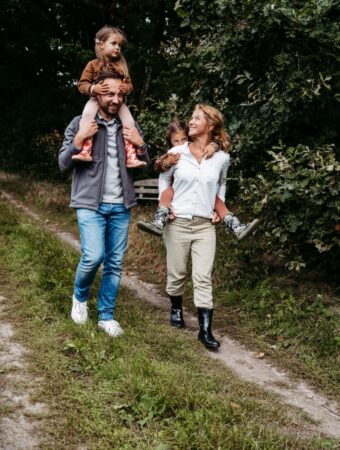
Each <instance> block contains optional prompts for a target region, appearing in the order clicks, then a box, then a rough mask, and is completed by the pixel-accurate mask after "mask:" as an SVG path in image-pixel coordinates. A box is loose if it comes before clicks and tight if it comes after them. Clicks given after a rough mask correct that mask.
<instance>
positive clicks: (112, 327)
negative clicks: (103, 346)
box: [98, 320, 124, 337]
mask: <svg viewBox="0 0 340 450" xmlns="http://www.w3.org/2000/svg"><path fill="white" fill-rule="evenodd" d="M98 327H99V328H100V329H101V330H103V331H105V333H107V334H108V335H109V336H112V337H117V336H119V335H121V334H123V333H124V331H123V329H122V327H121V326H120V325H119V323H118V322H117V321H116V320H100V321H99V322H98Z"/></svg>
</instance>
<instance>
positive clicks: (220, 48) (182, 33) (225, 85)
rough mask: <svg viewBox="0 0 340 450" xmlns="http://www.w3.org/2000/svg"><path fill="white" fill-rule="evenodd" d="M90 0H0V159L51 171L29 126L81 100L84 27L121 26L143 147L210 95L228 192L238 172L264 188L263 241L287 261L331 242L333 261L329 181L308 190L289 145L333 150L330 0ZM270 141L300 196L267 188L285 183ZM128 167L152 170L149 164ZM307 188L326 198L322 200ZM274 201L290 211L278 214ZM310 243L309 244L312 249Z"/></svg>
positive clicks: (57, 126)
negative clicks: (222, 126)
mask: <svg viewBox="0 0 340 450" xmlns="http://www.w3.org/2000/svg"><path fill="white" fill-rule="evenodd" d="M93 6H94V5H93V2H91V1H88V0H81V1H79V2H73V3H71V4H70V2H68V1H66V0H61V1H60V2H53V1H52V2H40V4H39V6H38V5H36V4H35V3H34V2H32V1H26V2H14V1H13V0H6V1H5V2H4V4H3V5H2V7H1V8H2V12H3V13H4V14H3V15H2V17H6V20H4V19H3V18H1V19H0V21H1V22H0V25H1V26H0V35H1V37H2V39H1V40H0V45H1V49H2V53H3V54H4V55H5V58H4V60H2V61H1V62H0V79H1V83H2V86H3V87H4V95H3V97H2V100H3V104H4V107H3V111H4V112H3V121H2V123H1V125H0V146H1V148H2V151H3V158H2V160H1V163H0V167H1V168H2V169H15V170H25V171H27V168H28V167H29V168H30V169H31V168H33V169H35V170H37V169H38V171H40V173H46V175H47V176H48V177H50V176H54V173H53V172H54V171H53V169H52V166H53V164H54V163H55V154H56V152H57V148H53V146H54V145H55V146H57V145H58V140H54V141H51V139H48V141H46V152H47V153H46V152H45V151H43V150H42V148H41V145H40V144H41V143H42V142H45V141H41V138H40V137H42V136H45V137H46V136H52V135H51V133H52V134H53V133H54V131H53V130H57V133H61V132H62V131H63V128H64V127H65V125H66V124H67V123H68V122H69V121H70V119H71V118H72V117H73V116H74V115H76V114H79V113H80V112H81V109H82V107H83V104H84V103H85V100H86V99H85V97H82V96H81V95H80V94H79V93H78V92H77V90H76V87H75V83H76V80H77V78H78V77H79V74H80V73H81V70H82V68H83V66H84V64H85V62H86V61H87V60H88V59H89V58H92V56H93V55H94V52H93V36H94V34H95V31H96V30H97V29H98V28H100V27H101V26H102V25H103V23H104V22H106V23H113V24H114V25H117V26H120V27H121V28H123V30H124V31H125V32H126V34H127V36H128V38H129V46H128V48H127V49H124V53H125V54H126V56H127V60H128V61H129V63H130V67H131V72H132V78H133V81H134V85H135V92H134V93H133V95H132V96H131V98H129V99H128V104H129V106H130V108H131V109H132V110H133V111H134V112H135V113H136V114H137V115H138V114H139V121H140V122H141V124H142V126H143V128H144V131H145V134H146V139H147V140H148V141H149V142H152V143H154V146H153V148H152V151H151V156H152V157H155V156H156V155H157V154H159V153H162V152H164V150H165V149H166V147H165V142H164V131H165V128H166V125H167V123H168V122H169V121H170V120H171V118H172V117H173V116H175V115H176V116H180V117H183V118H188V117H189V114H190V112H191V109H192V107H193V105H194V104H195V103H197V102H202V101H204V102H208V103H211V104H214V105H216V106H217V107H218V108H219V109H220V110H221V111H222V112H223V114H224V116H225V118H226V124H227V128H228V131H229V133H230V134H231V135H232V137H233V149H232V168H231V170H230V174H229V176H230V177H231V178H232V180H231V181H230V183H229V186H230V187H229V194H228V195H229V197H228V200H229V199H230V198H231V197H233V196H235V195H236V194H237V193H238V192H239V190H240V187H242V184H244V183H245V181H244V179H245V178H251V179H256V180H257V181H251V183H250V184H252V185H254V186H256V190H255V191H254V192H252V193H251V191H249V190H248V191H247V194H246V196H245V198H246V199H247V200H248V201H249V204H251V203H256V202H258V198H259V197H260V196H261V195H262V198H264V197H265V196H266V195H267V197H268V203H267V204H266V205H263V208H262V209H261V215H263V216H264V217H266V221H265V222H264V224H263V225H264V226H263V229H265V230H266V231H267V233H268V235H269V236H270V238H271V240H272V241H273V245H272V248H273V249H274V248H275V249H276V250H277V249H281V250H280V254H282V253H283V252H285V253H286V254H287V256H288V261H291V265H290V267H291V268H299V267H300V268H301V267H303V265H304V264H305V263H306V262H310V263H314V262H316V261H318V262H322V261H324V260H325V259H326V255H331V254H332V255H333V256H332V257H330V258H329V264H331V263H333V260H334V257H335V256H336V246H337V244H336V242H338V241H337V240H336V239H337V238H336V233H335V234H334V226H335V225H336V224H337V219H336V218H335V215H336V214H337V209H336V208H337V206H336V205H335V204H334V189H335V187H334V188H332V189H328V188H327V187H326V184H324V183H323V182H321V183H320V184H315V186H314V188H313V189H312V188H311V184H310V183H307V181H306V177H307V178H308V176H309V175H308V174H306V173H304V172H303V171H304V166H303V164H304V163H303V161H302V160H300V159H299V158H300V155H299V154H300V151H301V149H307V148H308V149H310V150H309V154H310V156H309V158H310V161H311V162H312V160H313V158H314V157H315V158H316V159H318V154H323V150H318V149H326V150H325V151H326V152H327V151H328V150H327V149H329V148H331V146H333V147H332V149H333V150H332V152H333V154H334V155H335V156H334V158H335V160H338V157H339V150H338V145H339V135H338V128H339V127H338V124H339V123H340V108H339V99H340V97H339V87H340V81H339V74H340V71H339V54H340V52H339V47H340V40H339V36H340V32H339V27H340V20H339V15H340V14H339V13H340V10H339V3H338V2H335V1H333V0H311V1H309V2H301V1H293V2H291V1H288V0H272V1H270V2H269V1H268V0H259V1H257V2H249V1H248V0H240V1H236V0H198V1H195V2H192V1H191V0H177V1H176V2H175V4H174V2H171V1H170V0H157V1H151V0H147V1H145V2H143V3H141V2H138V1H137V0H130V1H127V2H113V3H111V2H110V3H108V2H105V1H103V0H100V1H99V2H96V5H95V7H93ZM18 29H21V33H17V32H16V30H18ZM14 99H15V101H13V100H14ZM23 111H24V114H23V113H22V112H23ZM44 139H45V138H44ZM37 142H40V144H39V146H38V147H37ZM280 142H281V143H280ZM277 147H280V148H281V147H282V149H285V150H282V151H281V150H278V148H277ZM286 149H287V150H286ZM288 149H289V153H290V156H287V155H286V152H288ZM273 151H274V152H275V153H278V152H279V153H280V152H281V153H282V155H283V156H284V157H285V158H286V157H289V164H290V165H291V166H292V167H294V168H295V169H294V170H297V171H302V173H301V179H303V180H305V181H303V182H304V183H305V182H306V183H307V188H306V189H305V194H304V195H302V194H301V193H300V190H299V193H295V194H294V198H291V199H285V200H284V201H282V199H281V200H279V198H280V195H281V197H282V195H283V194H282V193H281V194H280V193H278V194H277V195H276V194H275V193H274V192H271V193H268V192H267V189H271V190H275V189H277V190H278V191H280V192H281V191H284V190H285V187H284V186H283V184H284V183H289V182H290V181H289V176H288V175H289V173H288V172H289V171H286V172H285V174H284V179H285V181H284V180H283V179H282V178H280V176H279V174H278V172H277V171H275V170H274V168H273V165H272V164H271V162H272V161H271V158H272V155H273V153H272V152H273ZM320 152H321V153H320ZM42 155H45V156H44V158H42ZM49 155H50V156H49ZM313 155H314V156H313ZM277 157H280V156H279V155H278V156H277ZM294 158H296V162H294ZM326 159H327V158H326ZM327 164H328V163H327ZM334 164H335V162H334ZM328 165H329V164H328ZM309 173H310V176H312V172H309ZM326 173H327V175H329V177H331V176H332V177H333V175H332V174H331V172H329V171H327V170H326ZM138 176H140V177H145V176H155V174H154V173H153V172H152V169H150V170H149V173H148V174H147V175H146V174H145V172H144V173H142V172H139V174H138ZM261 176H262V177H263V179H264V180H265V183H264V184H263V186H261V184H259V180H260V179H261ZM291 176H292V177H293V178H294V182H293V184H294V183H295V184H296V183H299V178H300V175H299V174H298V173H294V174H292V175H291ZM320 176H321V175H320ZM329 177H328V178H329ZM326 179H327V176H325V177H324V181H325V180H326ZM281 182H282V186H281ZM325 183H326V181H325ZM247 189H248V188H247ZM258 190H259V191H258ZM318 190H319V194H318V193H317V191H318ZM251 195H253V198H252V199H251ZM318 195H320V196H325V197H323V200H321V203H320V200H318V199H317V197H318ZM274 198H275V199H276V200H274ZM318 202H319V203H318ZM328 203H329V204H330V205H331V206H330V208H328ZM306 204H308V205H309V206H308V207H307V209H304V205H306ZM312 205H314V206H315V205H318V207H317V208H316V211H314V212H311V210H310V209H308V208H312ZM332 205H333V206H332ZM287 206H289V207H291V210H290V214H285V209H286V207H287ZM270 208H273V211H272V212H273V214H272V216H271V214H270ZM257 210H258V211H259V208H258V207H257ZM295 210H296V211H298V216H296V217H294V214H295ZM318 210H320V215H321V210H324V211H325V214H322V218H319V215H318V213H317V211H318ZM266 211H267V212H266ZM327 211H329V213H328V212H327ZM314 214H316V215H314ZM267 219H268V220H267ZM281 219H282V221H281V222H280V223H279V224H278V223H277V221H279V220H281ZM311 220H312V221H313V223H312V224H310V223H309V222H310V221H311ZM307 228H308V229H307ZM284 246H285V247H286V248H285V250H284V249H283V247H284ZM313 246H314V247H315V248H318V249H319V250H320V249H322V252H321V253H317V252H314V253H313V251H312V248H313ZM276 250H275V251H276ZM307 260H308V261H307Z"/></svg>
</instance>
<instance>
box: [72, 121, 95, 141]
mask: <svg viewBox="0 0 340 450" xmlns="http://www.w3.org/2000/svg"><path fill="white" fill-rule="evenodd" d="M97 131H98V124H97V122H96V121H95V120H94V119H93V120H89V121H86V122H82V121H80V124H79V131H78V133H77V134H76V135H75V136H74V140H73V143H74V145H75V146H76V147H77V148H82V147H83V144H84V141H86V139H89V138H91V137H92V136H94V135H95V134H96V133H97Z"/></svg>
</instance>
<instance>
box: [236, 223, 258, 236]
mask: <svg viewBox="0 0 340 450" xmlns="http://www.w3.org/2000/svg"><path fill="white" fill-rule="evenodd" d="M259 225H260V219H254V220H253V221H252V222H250V224H249V226H248V228H247V229H246V230H244V231H242V232H241V233H240V235H239V236H237V240H238V241H241V240H242V239H244V238H245V237H246V236H248V234H250V233H252V232H253V231H255V230H256V229H257V227H258V226H259Z"/></svg>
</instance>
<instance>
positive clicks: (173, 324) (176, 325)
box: [170, 321, 185, 328]
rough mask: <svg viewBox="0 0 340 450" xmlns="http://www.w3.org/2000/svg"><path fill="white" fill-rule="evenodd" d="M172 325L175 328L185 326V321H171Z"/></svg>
mask: <svg viewBox="0 0 340 450" xmlns="http://www.w3.org/2000/svg"><path fill="white" fill-rule="evenodd" d="M170 325H171V326H172V327H175V328H185V323H174V322H171V321H170Z"/></svg>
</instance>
